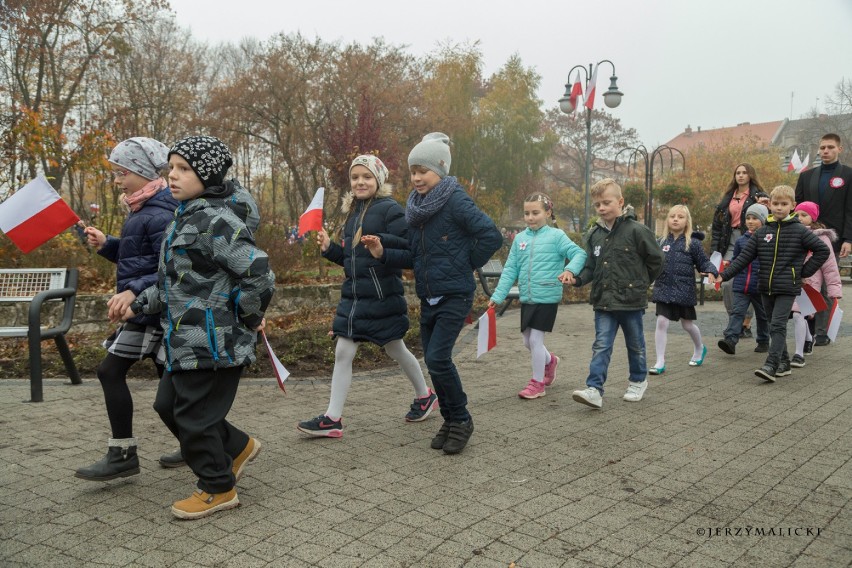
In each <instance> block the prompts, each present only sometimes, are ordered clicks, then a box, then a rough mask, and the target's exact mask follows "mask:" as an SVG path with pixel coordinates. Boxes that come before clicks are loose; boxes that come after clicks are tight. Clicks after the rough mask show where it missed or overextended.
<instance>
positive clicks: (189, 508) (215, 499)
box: [172, 488, 240, 520]
mask: <svg viewBox="0 0 852 568" xmlns="http://www.w3.org/2000/svg"><path fill="white" fill-rule="evenodd" d="M239 506H240V499H239V497H237V490H236V489H235V488H231V490H230V491H226V492H225V493H207V492H205V491H202V490H200V489H196V490H195V493H193V494H192V495H190V496H189V497H187V498H186V499H183V500H182V501H175V502H174V504H173V505H172V514H173V515H174V516H175V517H177V518H178V519H189V520H194V519H200V518H202V517H206V516H208V515H212V514H213V513H215V512H217V511H225V510H228V509H233V508H234V507H239Z"/></svg>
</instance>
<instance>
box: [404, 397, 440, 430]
mask: <svg viewBox="0 0 852 568" xmlns="http://www.w3.org/2000/svg"><path fill="white" fill-rule="evenodd" d="M436 408H438V395H437V394H435V391H433V390H432V389H429V394H427V395H426V396H424V397H422V398H415V399H414V402H412V403H411V410H409V411H408V414H406V415H405V421H406V422H422V421H424V420H426V419H427V418H429V415H430V414H432V411H433V410H435V409H436Z"/></svg>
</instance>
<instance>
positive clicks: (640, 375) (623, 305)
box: [572, 178, 664, 408]
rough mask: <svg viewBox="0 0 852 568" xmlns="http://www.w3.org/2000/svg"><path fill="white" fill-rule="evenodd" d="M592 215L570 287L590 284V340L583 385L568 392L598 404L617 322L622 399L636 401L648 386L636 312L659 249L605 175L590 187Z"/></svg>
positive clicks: (656, 269) (644, 300) (658, 264)
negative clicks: (622, 351)
mask: <svg viewBox="0 0 852 568" xmlns="http://www.w3.org/2000/svg"><path fill="white" fill-rule="evenodd" d="M590 193H591V197H592V202H593V204H594V207H595V210H596V211H597V213H598V220H597V222H596V223H595V225H594V226H593V227H592V228H591V229H589V231H588V232H587V233H586V237H585V245H586V254H587V255H588V256H587V257H586V264H585V266H584V267H583V270H582V271H581V272H580V274H579V275H578V276H577V277H576V278H575V286H582V285H584V284H589V283H591V284H592V289H591V292H590V293H589V303H590V304H592V306H593V307H594V310H595V341H594V343H593V344H592V360H591V362H590V363H589V376H588V377H587V378H586V388H585V389H583V390H576V391H574V393H573V395H572V397H573V399H574V400H575V401H577V402H579V403H582V404H586V405H588V406H591V407H592V408H601V407H602V406H603V393H604V383H605V382H606V379H607V370H608V368H609V361H610V358H611V357H612V347H613V344H614V343H615V335H616V333H617V332H618V328H619V327H621V329H622V332H623V333H624V341H625V343H626V344H627V361H628V364H629V367H630V377H629V381H630V386H628V387H627V392H626V393H625V394H624V397H623V398H624V400H626V401H628V402H638V401H640V400H642V397H643V396H644V394H645V389H647V388H648V380H647V374H648V363H647V361H646V360H645V335H644V330H643V325H642V316H643V315H644V313H645V309H646V308H647V307H648V287H649V286H650V285H651V283H652V282H653V281H654V279H656V278H657V276H658V275H659V274H660V270H662V267H663V261H664V256H663V251H662V250H660V245H659V244H658V243H657V240H656V238H654V233H652V232H651V230H650V229H648V228H647V227H646V226H645V225H643V224H641V223H639V222H637V221H636V214H635V213H634V211H633V207H631V206H629V205H628V206H627V207H625V206H624V197H623V196H622V193H621V186H619V185H618V184H617V183H616V182H615V180H613V179H611V178H605V179H602V180H600V181H599V182H597V183H596V184H594V185H593V186H592V188H591V191H590Z"/></svg>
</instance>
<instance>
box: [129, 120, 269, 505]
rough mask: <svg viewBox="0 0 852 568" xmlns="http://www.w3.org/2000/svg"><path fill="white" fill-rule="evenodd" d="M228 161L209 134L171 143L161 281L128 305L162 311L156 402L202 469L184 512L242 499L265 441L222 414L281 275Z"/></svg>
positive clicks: (248, 358) (249, 357)
mask: <svg viewBox="0 0 852 568" xmlns="http://www.w3.org/2000/svg"><path fill="white" fill-rule="evenodd" d="M232 163H233V162H232V160H231V154H230V151H229V150H228V148H227V146H225V144H223V143H222V142H221V141H220V140H218V139H217V138H213V137H211V136H193V137H189V138H185V139H183V140H180V141H179V142H177V143H176V144H175V145H174V146H173V147H172V148H171V150H170V151H169V182H170V183H169V186H170V189H171V191H172V195H173V196H174V198H175V199H177V200H178V201H179V202H180V205H179V207H178V209H177V211H176V212H175V220H174V221H173V222H172V224H171V225H170V226H169V227H168V228H167V229H166V233H165V235H166V236H165V238H164V239H163V245H162V249H161V252H160V267H159V274H158V283H157V285H156V286H152V287H150V288H147V289H146V290H144V291H143V292H142V293H141V294H140V295H139V297H138V298H137V299H136V301H135V302H133V304H131V306H130V308H128V312H127V313H126V314H125V315H131V313H132V314H137V313H139V312H144V313H146V314H150V313H160V314H161V315H160V321H161V323H162V326H163V329H164V331H165V335H164V337H163V346H164V349H165V358H166V372H165V373H164V375H163V378H162V380H161V381H160V385H159V388H158V390H157V396H156V399H155V401H154V409H155V410H156V411H157V413H158V414H159V415H160V417H161V418H162V420H163V422H165V424H166V426H168V427H169V429H170V430H171V431H172V432H173V433H174V434H175V435H176V436H177V437H178V439H179V440H180V446H181V453H182V454H183V457H184V459H185V460H186V463H187V464H188V465H189V466H190V468H192V471H193V472H194V473H195V474H196V475H197V476H198V484H197V490H196V491H195V492H194V493H193V494H192V495H191V496H190V497H189V498H188V499H184V500H182V501H177V502H176V503H174V504H173V505H172V513H173V514H174V515H175V516H176V517H178V518H181V519H197V518H201V517H205V516H207V515H210V514H212V513H215V512H216V511H222V510H225V509H231V508H233V507H236V506H238V505H239V499H238V498H237V493H236V489H235V487H234V486H235V484H236V481H237V479H239V477H240V475H241V474H242V472H243V467H244V465H245V464H246V463H247V462H248V461H251V460H252V459H254V457H255V456H256V455H257V453H258V452H259V451H260V442H259V441H258V440H257V439H255V438H251V437H249V436H248V435H247V434H246V433H245V432H243V431H241V430H239V429H238V428H236V427H234V426H233V425H232V424H230V423H229V422H228V421H227V420H225V417H226V416H227V414H228V411H229V410H230V408H231V405H232V404H233V402H234V398H235V396H236V394H237V386H238V384H239V378H240V375H241V374H242V370H243V368H244V367H245V366H246V365H249V364H251V363H252V362H254V361H255V353H254V351H255V344H256V343H257V331H260V330H262V329H263V325H264V319H263V314H264V311H265V310H266V307H267V306H268V305H269V302H270V300H271V299H272V294H273V291H274V281H275V280H274V274H273V273H272V271H271V270H270V269H269V262H268V260H269V259H268V257H267V255H266V253H265V252H263V251H262V250H260V249H258V248H257V247H256V246H255V242H254V237H253V235H252V232H253V231H254V230H255V229H256V228H257V226H258V222H259V219H260V217H259V215H258V210H257V205H256V203H255V202H254V200H253V199H252V197H251V195H250V194H249V193H248V192H247V191H246V190H245V189H243V188H242V187H241V186H240V185H239V183H238V182H237V180H236V179H233V180H228V181H225V179H224V178H225V173H226V172H227V171H228V168H230V166H231V164H232Z"/></svg>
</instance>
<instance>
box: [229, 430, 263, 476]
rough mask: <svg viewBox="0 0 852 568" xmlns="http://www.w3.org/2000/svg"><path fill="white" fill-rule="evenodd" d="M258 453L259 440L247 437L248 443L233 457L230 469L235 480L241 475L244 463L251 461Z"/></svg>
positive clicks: (244, 466)
mask: <svg viewBox="0 0 852 568" xmlns="http://www.w3.org/2000/svg"><path fill="white" fill-rule="evenodd" d="M259 453H260V440H258V439H257V438H249V441H248V444H246V447H245V448H243V451H241V452H240V455H238V456H237V457H235V458H234V465H233V466H232V467H231V471H233V472H234V479H236V480H237V481H239V480H240V478H241V477H242V476H243V470H244V469H245V468H246V464H247V463H249V462H250V461H253V460H254V458H256V457H257V454H259Z"/></svg>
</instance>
